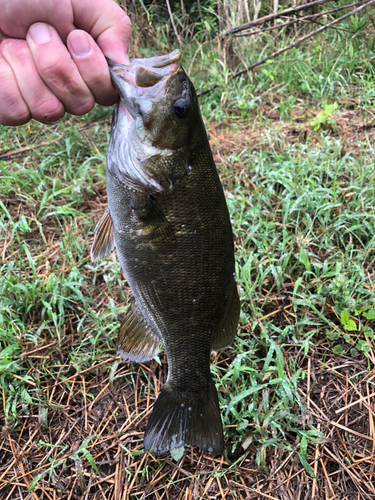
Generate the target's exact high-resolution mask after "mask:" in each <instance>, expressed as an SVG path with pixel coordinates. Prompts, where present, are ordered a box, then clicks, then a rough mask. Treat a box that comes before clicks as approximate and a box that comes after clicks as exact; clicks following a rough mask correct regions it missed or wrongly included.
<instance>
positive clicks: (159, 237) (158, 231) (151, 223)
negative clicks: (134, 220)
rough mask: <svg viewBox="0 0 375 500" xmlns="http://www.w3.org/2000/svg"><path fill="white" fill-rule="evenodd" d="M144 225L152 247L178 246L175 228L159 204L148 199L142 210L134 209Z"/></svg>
mask: <svg viewBox="0 0 375 500" xmlns="http://www.w3.org/2000/svg"><path fill="white" fill-rule="evenodd" d="M133 210H134V211H135V213H136V214H137V216H138V217H139V219H140V220H141V224H142V232H143V234H144V235H148V236H149V239H150V242H151V244H152V246H153V247H154V248H156V249H158V250H159V249H161V248H163V247H165V245H168V244H176V241H177V240H176V236H175V234H174V230H173V227H172V225H171V223H170V222H169V220H168V219H167V218H166V216H165V215H164V214H163V212H162V211H161V210H160V208H159V207H158V206H157V204H156V203H155V202H154V201H153V200H152V199H151V198H150V197H148V198H147V201H146V204H145V205H144V206H143V207H142V208H139V207H137V208H133Z"/></svg>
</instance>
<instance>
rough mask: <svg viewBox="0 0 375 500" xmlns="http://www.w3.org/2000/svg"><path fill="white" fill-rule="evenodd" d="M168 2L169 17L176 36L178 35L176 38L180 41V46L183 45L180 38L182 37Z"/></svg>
mask: <svg viewBox="0 0 375 500" xmlns="http://www.w3.org/2000/svg"><path fill="white" fill-rule="evenodd" d="M166 1H167V7H168V14H169V17H170V19H171V24H172V28H173V31H174V34H175V35H176V38H177V41H178V43H179V45H181V38H180V35H179V34H178V31H177V28H176V25H175V23H174V20H173V14H172V9H171V4H170V3H169V0H166Z"/></svg>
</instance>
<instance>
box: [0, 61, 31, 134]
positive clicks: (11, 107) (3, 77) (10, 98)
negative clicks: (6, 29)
mask: <svg viewBox="0 0 375 500" xmlns="http://www.w3.org/2000/svg"><path fill="white" fill-rule="evenodd" d="M30 118H31V115H30V112H29V108H28V107H27V105H26V103H25V101H24V100H23V98H22V95H21V92H20V89H19V88H18V85H17V81H16V79H15V76H14V74H13V71H12V68H11V67H10V66H9V64H8V63H7V61H6V59H5V58H4V57H2V56H1V54H0V123H1V124H2V125H22V124H24V123H27V122H28V121H29V120H30Z"/></svg>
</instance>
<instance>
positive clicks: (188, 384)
mask: <svg viewBox="0 0 375 500" xmlns="http://www.w3.org/2000/svg"><path fill="white" fill-rule="evenodd" d="M179 59H180V54H179V52H178V51H175V52H173V53H171V54H169V55H167V56H161V57H155V58H150V59H141V60H139V59H136V60H133V61H132V64H131V65H129V66H120V65H112V68H111V75H112V79H113V82H114V85H115V86H116V88H117V89H118V91H119V94H120V97H121V101H120V102H119V104H118V105H117V106H116V109H115V112H114V117H113V123H112V131H111V139H110V144H109V148H108V155H107V194H108V211H107V212H106V214H105V215H104V217H103V218H102V220H101V221H100V222H99V224H98V226H97V229H96V234H95V240H94V244H93V249H92V256H93V258H94V259H95V258H100V257H103V256H104V255H105V254H107V253H108V252H109V251H111V250H112V249H113V248H114V247H116V252H117V255H118V258H119V260H120V263H121V266H122V269H123V271H124V273H125V276H126V278H127V280H128V282H129V284H130V287H131V289H132V298H131V305H130V308H129V310H128V313H127V316H126V318H125V321H124V323H123V325H122V326H121V329H120V333H119V338H118V352H119V354H120V356H121V357H122V358H123V359H124V360H128V361H129V360H130V361H138V362H140V361H146V360H149V359H152V358H153V357H154V356H155V355H156V354H157V352H158V349H159V344H160V342H162V343H163V345H164V349H165V352H166V355H167V360H168V377H167V381H166V383H165V385H164V387H163V389H162V390H161V393H160V395H159V397H158V399H157V401H156V403H155V405H154V409H153V412H152V414H151V417H150V419H149V421H148V424H147V428H146V432H145V437H144V445H145V448H146V449H148V450H152V451H153V452H154V453H155V454H160V453H164V452H168V451H171V450H173V449H174V448H179V447H181V446H183V445H184V444H187V445H192V446H197V447H199V448H201V449H203V450H206V451H209V452H211V453H214V454H218V453H221V451H222V449H223V433H222V423H221V417H220V412H219V405H218V397H217V392H216V389H215V386H214V383H213V381H212V377H211V373H210V354H211V350H212V349H218V348H220V347H224V346H225V345H229V344H230V343H231V342H232V340H233V338H234V336H235V333H236V329H237V322H238V316H239V309H240V305H239V298H238V293H237V287H236V282H235V267H234V247H233V236H232V229H231V224H230V219H229V214H228V210H227V206H226V201H225V197H224V193H223V189H222V186H221V183H220V179H219V176H218V173H217V170H216V166H215V163H214V161H213V157H212V153H211V149H210V146H209V142H208V138H207V134H206V131H205V128H204V124H203V120H202V118H201V115H200V111H199V106H198V101H197V97H196V93H195V90H194V87H193V85H192V83H191V81H190V80H189V78H188V77H187V75H186V73H185V71H184V70H183V69H182V67H181V65H180V61H179ZM110 67H111V66H110Z"/></svg>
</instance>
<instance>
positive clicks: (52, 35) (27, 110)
mask: <svg viewBox="0 0 375 500" xmlns="http://www.w3.org/2000/svg"><path fill="white" fill-rule="evenodd" d="M130 35H131V26H130V20H129V18H128V16H127V15H126V14H125V12H124V11H123V10H122V9H121V8H120V7H119V6H118V5H117V4H116V3H115V2H114V1H113V0H0V42H1V43H0V123H1V124H3V125H22V124H24V123H27V122H28V121H29V120H31V118H34V119H35V120H38V121H40V122H43V123H51V122H55V121H56V120H59V119H61V118H62V117H63V116H64V113H65V112H68V113H71V114H74V115H83V114H85V113H87V112H88V111H90V109H92V107H93V106H94V104H95V101H96V102H97V103H99V104H101V105H103V106H109V105H111V104H114V103H115V102H116V101H117V99H118V94H117V92H116V90H115V89H114V88H113V86H112V84H111V79H110V75H109V70H108V66H107V62H106V60H105V57H108V58H109V59H112V60H113V61H115V62H117V63H120V64H124V63H127V62H128V60H129V59H128V57H127V55H126V53H127V50H128V47H129V44H130Z"/></svg>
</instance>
